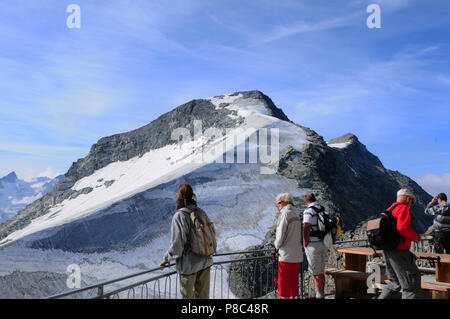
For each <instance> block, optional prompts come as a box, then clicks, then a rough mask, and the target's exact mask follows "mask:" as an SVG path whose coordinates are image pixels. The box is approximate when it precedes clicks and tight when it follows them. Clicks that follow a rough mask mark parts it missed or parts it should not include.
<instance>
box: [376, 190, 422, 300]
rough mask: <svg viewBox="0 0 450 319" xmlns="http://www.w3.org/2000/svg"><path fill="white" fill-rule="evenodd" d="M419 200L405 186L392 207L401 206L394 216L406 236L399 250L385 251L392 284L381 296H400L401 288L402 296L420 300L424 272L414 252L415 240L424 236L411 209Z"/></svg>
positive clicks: (387, 269)
mask: <svg viewBox="0 0 450 319" xmlns="http://www.w3.org/2000/svg"><path fill="white" fill-rule="evenodd" d="M415 199H416V198H415V196H414V194H413V193H412V192H411V191H410V190H408V189H401V190H399V191H398V192H397V202H395V203H394V204H392V205H391V207H390V208H389V209H391V208H392V207H393V206H394V205H397V207H395V208H394V210H393V211H392V215H393V216H394V217H395V218H396V219H397V230H398V232H399V233H400V235H401V236H402V238H401V240H400V243H399V244H398V245H397V247H396V248H395V249H392V250H386V249H385V250H383V257H384V260H385V261H386V275H387V277H388V279H389V284H387V285H386V286H385V287H384V288H383V290H382V292H381V294H380V296H379V297H378V299H391V298H397V297H398V294H399V292H400V289H401V290H402V299H416V298H418V295H419V293H420V291H421V285H420V281H421V277H420V272H419V269H418V268H417V265H416V262H415V257H414V255H413V254H412V253H411V252H410V248H411V241H415V242H419V241H420V235H418V234H417V233H416V232H415V231H414V229H412V227H411V212H410V210H409V209H410V208H411V206H412V205H413V204H414V202H415Z"/></svg>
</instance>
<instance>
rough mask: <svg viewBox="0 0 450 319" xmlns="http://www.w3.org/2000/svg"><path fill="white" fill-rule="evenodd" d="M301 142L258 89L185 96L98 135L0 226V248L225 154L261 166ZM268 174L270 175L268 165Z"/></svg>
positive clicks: (292, 126) (304, 136)
mask: <svg viewBox="0 0 450 319" xmlns="http://www.w3.org/2000/svg"><path fill="white" fill-rule="evenodd" d="M177 130H181V132H182V135H183V136H182V139H181V140H180V139H179V137H178V135H176V134H174V133H175V132H177ZM259 130H261V132H260V131H259ZM211 132H213V134H211ZM257 133H258V139H257V140H256V138H255V139H254V140H253V139H252V137H254V136H256V135H255V134H257ZM249 139H252V141H257V142H256V143H255V144H252V143H250V142H248V141H249ZM306 142H307V134H306V132H305V130H304V129H303V128H302V127H300V126H298V125H295V124H294V123H292V122H291V121H289V119H288V118H287V116H286V115H285V114H284V113H283V111H282V110H281V109H279V108H277V107H276V106H275V105H274V103H273V102H272V100H271V99H270V98H269V97H267V96H266V95H264V94H263V93H261V92H260V91H245V92H237V93H232V94H226V95H220V96H214V97H210V98H204V99H196V100H192V101H190V102H188V103H185V104H183V105H180V106H179V107H177V108H175V109H174V110H172V111H170V112H167V113H165V114H163V115H162V116H160V117H159V118H157V119H156V120H154V121H152V122H151V123H149V124H147V125H145V126H143V127H141V128H138V129H136V130H133V131H130V132H126V133H121V134H116V135H112V136H109V137H104V138H102V139H100V140H99V141H98V142H97V143H96V144H94V145H93V146H92V147H91V150H90V152H89V154H88V156H86V157H85V158H83V159H79V160H78V161H77V162H74V163H73V164H72V166H71V168H70V169H69V171H68V172H67V173H66V174H65V177H64V179H63V180H62V181H61V182H60V183H59V184H58V185H57V186H56V188H55V190H54V191H53V192H52V193H50V194H48V196H46V197H44V198H43V199H42V200H40V202H39V203H36V204H35V205H31V207H27V209H26V210H24V211H23V212H21V216H18V218H17V219H16V220H13V221H11V223H9V224H7V225H4V226H3V227H0V245H1V244H5V243H7V242H11V241H14V240H17V239H19V238H23V237H24V236H28V235H31V234H34V233H36V232H39V231H42V230H44V229H51V228H54V227H58V226H61V225H64V224H67V223H71V222H73V221H76V220H79V219H82V218H87V217H88V216H90V215H92V214H96V213H97V212H99V211H102V210H104V209H107V208H108V207H111V205H114V204H115V203H118V202H121V201H124V200H127V199H128V198H132V197H133V196H135V195H136V194H140V193H142V192H145V191H146V190H148V189H152V188H154V187H157V186H158V185H162V184H164V183H168V182H171V181H173V180H175V179H178V178H181V177H182V176H186V175H187V174H190V173H192V172H194V171H196V170H198V169H200V168H202V167H206V166H209V165H211V164H213V163H221V165H225V164H230V162H229V161H228V160H229V159H230V158H231V164H238V163H247V164H249V163H250V162H251V163H254V164H256V167H257V168H259V167H261V171H263V170H264V169H265V168H264V167H265V166H266V165H268V164H269V163H270V162H271V161H276V160H278V158H279V157H278V155H279V151H280V150H281V149H283V148H284V147H286V146H288V145H290V146H292V147H294V148H296V149H301V148H302V147H303V144H305V143H306ZM241 149H244V152H243V153H239V151H238V150H241ZM263 151H264V153H262V152H263ZM269 153H270V156H269ZM230 154H231V157H230ZM236 154H237V155H236ZM239 155H242V156H239ZM252 155H255V156H254V159H257V161H256V160H255V161H252V159H253V158H252V159H250V157H251V156H252ZM235 157H237V158H236V159H235ZM224 158H225V160H224ZM240 160H243V161H240ZM225 166H226V165H225ZM267 172H268V173H272V172H273V173H275V171H274V170H273V168H269V167H268V166H267V168H266V171H265V173H266V174H267ZM30 214H31V215H32V216H34V217H33V218H32V219H30V218H29V217H28V216H29V215H30ZM5 237H6V238H5Z"/></svg>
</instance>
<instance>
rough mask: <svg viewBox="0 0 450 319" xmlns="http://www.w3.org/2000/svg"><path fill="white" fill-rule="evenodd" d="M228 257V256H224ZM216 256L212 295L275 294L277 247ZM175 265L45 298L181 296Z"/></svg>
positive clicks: (302, 285)
mask: <svg viewBox="0 0 450 319" xmlns="http://www.w3.org/2000/svg"><path fill="white" fill-rule="evenodd" d="M429 240H430V238H423V239H422V240H421V242H420V243H419V244H416V243H413V245H412V248H413V250H414V251H430V252H431V251H432V246H433V245H430V244H429ZM427 243H428V245H427ZM348 244H349V245H350V246H355V245H357V246H366V247H368V246H369V244H368V241H367V239H358V240H344V241H337V242H336V243H335V246H336V247H343V246H344V245H348ZM232 256H237V258H231V259H226V258H227V257H228V258H229V257H232ZM224 258H225V260H223V259H224ZM332 258H334V257H332ZM214 259H215V260H216V261H214V263H213V265H212V267H211V275H210V278H211V279H210V297H211V298H213V299H215V298H220V299H234V298H259V297H264V296H265V297H266V298H275V292H276V285H275V281H274V278H275V275H276V272H277V269H278V262H277V261H276V260H275V258H274V250H273V249H265V250H251V251H238V252H231V253H222V254H215V255H214ZM217 259H219V260H217ZM221 259H222V260H221ZM369 260H371V259H369ZM417 263H418V266H426V261H422V260H418V261H417ZM304 264H305V263H302V264H300V271H299V277H300V278H299V287H298V289H299V294H298V298H309V297H310V296H311V295H312V294H313V292H314V282H313V280H312V278H311V276H309V275H308V274H307V273H306V270H307V269H306V267H305V266H304ZM174 266H175V265H174V264H172V265H171V266H170V267H157V268H153V269H149V270H145V271H142V272H138V273H133V274H130V275H127V276H123V277H120V278H115V279H112V280H109V281H104V282H101V283H98V284H94V285H90V286H87V287H83V288H79V289H75V290H71V291H67V292H63V293H59V294H56V295H52V296H49V297H47V298H45V299H56V298H93V299H105V298H111V299H114V298H117V299H120V298H142V299H173V298H175V299H176V298H180V297H181V296H180V294H179V275H178V273H177V272H176V270H175V269H174ZM304 274H305V275H304ZM148 275H151V277H150V278H148V277H146V276H148ZM270 294H272V295H270ZM268 296H269V297H268Z"/></svg>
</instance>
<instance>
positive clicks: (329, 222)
mask: <svg viewBox="0 0 450 319" xmlns="http://www.w3.org/2000/svg"><path fill="white" fill-rule="evenodd" d="M310 208H312V209H313V210H314V211H315V212H316V213H317V230H311V234H310V236H313V237H318V238H320V239H324V238H325V236H326V235H327V234H328V233H329V232H330V231H331V235H332V237H333V242H334V240H335V237H336V231H337V224H338V222H337V219H336V217H334V216H332V215H330V214H327V213H326V212H325V208H324V207H323V206H320V208H317V207H314V206H311V207H310Z"/></svg>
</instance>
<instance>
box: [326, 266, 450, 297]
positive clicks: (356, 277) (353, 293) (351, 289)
mask: <svg viewBox="0 0 450 319" xmlns="http://www.w3.org/2000/svg"><path fill="white" fill-rule="evenodd" d="M325 274H327V275H330V276H332V277H333V278H334V283H335V287H336V291H335V298H336V299H342V298H352V297H354V298H367V297H370V295H368V294H367V284H366V282H367V278H368V277H369V275H370V274H369V273H366V272H361V271H356V270H345V269H336V268H329V269H326V270H325ZM353 281H360V282H361V283H363V284H364V285H363V286H364V289H355V285H354V284H353ZM388 283H389V279H387V277H386V275H385V274H383V273H382V274H381V280H380V282H379V283H374V286H375V288H377V289H383V288H384V286H385V285H387V284H388ZM421 288H422V289H424V290H430V291H431V293H432V298H433V299H449V297H450V284H448V283H442V282H434V281H425V280H423V281H422V282H421Z"/></svg>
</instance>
